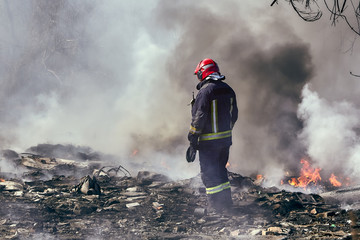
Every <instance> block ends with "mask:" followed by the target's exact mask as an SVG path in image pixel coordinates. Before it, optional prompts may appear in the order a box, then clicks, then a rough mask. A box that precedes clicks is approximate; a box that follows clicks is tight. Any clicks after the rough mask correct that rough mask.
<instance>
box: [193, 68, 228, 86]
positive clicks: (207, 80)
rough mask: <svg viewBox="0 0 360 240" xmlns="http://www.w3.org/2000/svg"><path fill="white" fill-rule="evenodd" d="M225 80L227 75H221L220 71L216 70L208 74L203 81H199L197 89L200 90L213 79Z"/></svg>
mask: <svg viewBox="0 0 360 240" xmlns="http://www.w3.org/2000/svg"><path fill="white" fill-rule="evenodd" d="M224 80H225V76H224V75H221V74H220V73H218V72H216V73H212V74H210V75H209V76H207V77H206V78H205V79H204V80H203V81H201V82H199V83H198V84H197V85H196V89H197V90H200V89H201V88H202V87H203V86H204V85H206V84H207V83H209V82H213V81H224Z"/></svg>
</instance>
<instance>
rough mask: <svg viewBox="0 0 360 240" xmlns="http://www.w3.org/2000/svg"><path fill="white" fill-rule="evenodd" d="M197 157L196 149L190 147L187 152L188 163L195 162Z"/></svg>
mask: <svg viewBox="0 0 360 240" xmlns="http://www.w3.org/2000/svg"><path fill="white" fill-rule="evenodd" d="M195 156H196V149H195V148H194V147H193V146H191V145H190V147H189V148H188V149H187V151H186V161H188V162H189V163H190V162H193V161H194V160H195Z"/></svg>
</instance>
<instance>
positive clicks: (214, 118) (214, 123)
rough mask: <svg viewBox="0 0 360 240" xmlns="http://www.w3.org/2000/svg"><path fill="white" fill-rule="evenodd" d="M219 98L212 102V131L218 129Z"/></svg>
mask: <svg viewBox="0 0 360 240" xmlns="http://www.w3.org/2000/svg"><path fill="white" fill-rule="evenodd" d="M217 115H218V113H217V100H216V99H215V100H212V102H211V126H212V131H213V132H214V133H216V132H217V131H218V119H217Z"/></svg>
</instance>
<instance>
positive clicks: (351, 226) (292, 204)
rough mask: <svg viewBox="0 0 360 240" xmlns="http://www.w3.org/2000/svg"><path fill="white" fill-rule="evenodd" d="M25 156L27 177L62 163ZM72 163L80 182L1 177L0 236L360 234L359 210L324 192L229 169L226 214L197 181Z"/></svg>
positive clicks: (328, 236) (56, 177) (72, 178)
mask: <svg viewBox="0 0 360 240" xmlns="http://www.w3.org/2000/svg"><path fill="white" fill-rule="evenodd" d="M13 155H14V154H12V156H13ZM29 157H30V158H31V159H32V160H33V161H35V162H37V163H36V164H37V165H36V167H34V166H35V165H33V166H29V165H26V166H27V167H28V168H29V169H31V171H29V172H28V175H30V176H31V174H33V173H34V172H37V171H41V172H42V173H45V172H47V173H48V171H52V169H53V168H47V167H45V168H44V169H41V166H42V164H48V165H50V166H53V165H54V163H57V164H60V165H61V164H62V163H61V161H58V160H57V159H55V161H54V160H51V158H46V159H43V157H34V156H33V155H31V156H26V158H29ZM20 160H22V159H20ZM41 160H45V162H41ZM26 161H28V160H26ZM26 161H19V162H21V163H25V162H26ZM39 161H40V162H39ZM29 162H30V161H29ZM75 162H76V163H74V164H72V170H74V168H79V169H81V171H80V172H82V170H84V169H87V172H86V174H85V175H84V177H82V178H80V177H76V176H75V175H71V174H70V175H53V176H52V177H51V178H50V179H41V178H39V177H33V178H32V179H27V180H21V179H20V178H19V179H16V178H9V177H4V181H3V182H0V202H1V203H2V204H1V208H0V239H299V238H300V239H356V238H357V237H358V236H359V229H360V221H359V216H360V211H359V210H356V209H353V210H346V209H342V208H341V206H340V205H339V204H338V203H334V202H327V201H326V198H324V197H322V195H318V194H305V193H300V192H289V191H285V190H280V189H277V188H263V187H261V186H259V185H258V183H257V182H256V180H253V179H251V178H249V177H243V176H241V175H239V174H236V173H230V172H229V179H230V183H231V188H232V192H233V202H234V208H233V211H232V212H231V213H227V214H217V213H213V212H207V201H206V194H205V191H204V186H203V185H202V184H201V180H200V176H196V177H194V178H191V179H185V180H180V181H172V180H171V179H169V178H168V177H167V176H164V175H162V174H158V173H154V172H149V171H140V172H138V174H137V176H136V177H132V176H130V174H129V173H128V172H127V170H126V169H125V168H120V167H114V168H109V169H115V170H116V169H118V171H117V172H116V171H114V170H111V171H109V170H106V169H105V168H103V167H101V166H99V167H98V168H93V167H85V168H84V166H83V165H81V164H78V162H77V161H75ZM90 165H92V163H91V164H90ZM92 166H94V165H92ZM54 168H58V167H57V166H54ZM120 169H122V171H120ZM94 173H95V174H96V176H95V174H94ZM3 175H4V174H3V173H0V176H3ZM2 178H3V177H2ZM79 178H80V179H79Z"/></svg>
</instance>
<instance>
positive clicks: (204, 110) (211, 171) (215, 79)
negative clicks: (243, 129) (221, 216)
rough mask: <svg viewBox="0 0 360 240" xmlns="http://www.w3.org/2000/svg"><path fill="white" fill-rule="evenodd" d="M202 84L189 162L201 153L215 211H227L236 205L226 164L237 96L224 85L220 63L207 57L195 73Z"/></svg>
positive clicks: (204, 178) (194, 114) (194, 106)
mask: <svg viewBox="0 0 360 240" xmlns="http://www.w3.org/2000/svg"><path fill="white" fill-rule="evenodd" d="M194 74H195V75H197V78H198V79H199V81H200V82H199V83H198V85H197V86H196V89H197V90H199V92H198V93H197V96H196V98H195V99H194V100H193V101H192V110H191V113H192V121H191V126H190V131H189V134H188V140H189V141H190V147H189V148H188V150H187V154H186V158H187V161H188V162H193V161H194V159H195V155H196V151H197V150H198V152H199V161H200V171H201V179H202V182H203V183H204V185H205V187H206V194H207V198H208V202H209V205H210V209H211V210H215V211H216V212H224V211H226V210H229V209H230V208H231V206H232V199H231V189H230V182H229V179H228V175H227V169H226V164H227V162H228V158H229V149H230V146H231V144H232V129H233V127H234V124H235V122H236V120H237V117H238V108H237V104H236V95H235V92H234V91H233V89H232V88H231V87H230V86H229V85H228V84H226V83H225V82H224V80H225V76H223V75H221V74H220V70H219V67H218V65H217V63H216V62H215V61H214V60H212V59H209V58H206V59H204V60H202V61H200V63H199V64H198V65H197V67H196V69H195V72H194Z"/></svg>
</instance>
